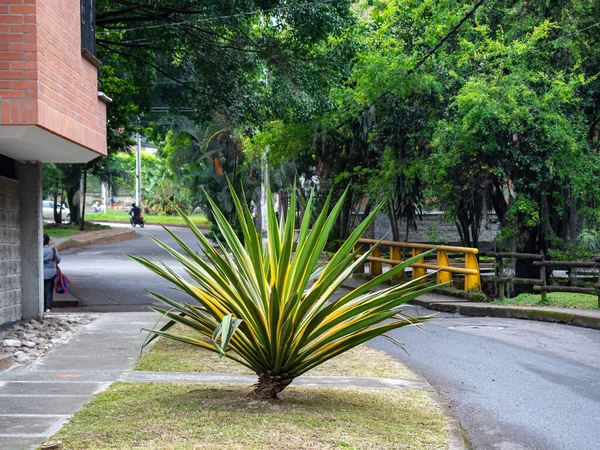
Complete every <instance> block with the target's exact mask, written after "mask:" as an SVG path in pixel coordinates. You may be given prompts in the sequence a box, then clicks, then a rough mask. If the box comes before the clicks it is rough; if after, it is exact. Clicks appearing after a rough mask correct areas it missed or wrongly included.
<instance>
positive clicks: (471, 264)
mask: <svg viewBox="0 0 600 450" xmlns="http://www.w3.org/2000/svg"><path fill="white" fill-rule="evenodd" d="M465 268H466V269H472V270H476V271H477V275H468V274H467V275H465V292H467V291H480V290H481V275H480V274H479V262H478V261H477V256H476V255H475V254H474V253H465Z"/></svg>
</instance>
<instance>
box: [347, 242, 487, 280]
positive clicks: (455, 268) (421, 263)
mask: <svg viewBox="0 0 600 450" xmlns="http://www.w3.org/2000/svg"><path fill="white" fill-rule="evenodd" d="M377 243H380V246H385V247H389V248H390V253H389V257H388V258H382V257H381V256H382V255H381V249H380V247H378V248H376V249H375V250H373V253H372V254H371V256H370V257H368V258H367V261H368V263H367V264H369V272H370V274H371V275H373V276H375V275H380V274H381V273H383V267H382V265H383V264H389V265H391V266H396V265H398V264H401V263H402V255H403V252H404V251H405V250H409V251H410V254H411V256H418V255H420V254H422V253H423V250H431V249H435V250H436V252H435V253H434V254H433V255H432V256H431V257H433V258H436V259H435V260H434V261H427V262H426V261H425V257H423V258H422V259H419V260H417V262H416V263H413V264H411V266H410V267H411V268H412V278H413V279H416V278H419V277H421V276H423V275H425V274H426V273H427V270H428V269H430V270H438V271H439V272H438V273H437V281H438V283H446V282H449V281H452V275H453V274H459V275H464V277H465V291H472V290H476V291H479V290H481V274H480V271H479V262H478V261H477V256H476V255H477V253H478V250H477V249H476V248H469V247H453V246H448V245H439V246H438V245H432V244H417V243H411V242H396V241H378V240H377V239H359V241H358V245H359V247H360V248H361V249H362V248H363V246H368V248H369V249H370V248H371V247H372V246H373V245H374V244H377ZM452 254H459V255H460V256H461V259H462V258H463V257H464V263H463V262H462V261H460V262H459V261H456V260H455V259H454V258H450V256H449V255H452ZM463 266H464V267H463ZM363 270H364V269H363ZM402 276H403V274H399V275H398V278H402Z"/></svg>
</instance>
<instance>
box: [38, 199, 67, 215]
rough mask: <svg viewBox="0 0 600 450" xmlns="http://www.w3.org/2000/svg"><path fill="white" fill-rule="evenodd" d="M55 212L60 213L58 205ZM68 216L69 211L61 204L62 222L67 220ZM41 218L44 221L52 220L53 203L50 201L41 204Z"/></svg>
mask: <svg viewBox="0 0 600 450" xmlns="http://www.w3.org/2000/svg"><path fill="white" fill-rule="evenodd" d="M56 210H57V211H60V204H58V205H57V206H56ZM70 215H71V211H69V208H67V207H66V205H64V204H63V207H62V214H61V218H62V220H65V219H68V218H69V216H70ZM42 217H43V218H44V219H50V220H54V202H53V201H52V200H44V201H43V202H42Z"/></svg>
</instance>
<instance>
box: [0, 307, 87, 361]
mask: <svg viewBox="0 0 600 450" xmlns="http://www.w3.org/2000/svg"><path fill="white" fill-rule="evenodd" d="M97 317H98V316H97V315H93V314H56V315H54V314H46V316H45V317H44V320H42V321H37V320H35V319H31V320H22V321H20V322H17V323H15V324H14V325H13V326H12V327H10V328H7V329H4V330H0V354H2V353H10V354H12V355H13V356H14V357H15V361H16V362H17V363H18V364H27V363H29V362H32V361H35V360H36V359H38V358H42V357H44V355H46V353H48V351H50V350H51V349H52V348H53V347H54V346H55V345H60V344H62V343H63V342H66V341H67V340H68V339H69V338H71V337H72V336H73V335H74V334H75V333H77V332H78V331H79V330H81V329H82V328H83V327H85V326H86V325H88V324H89V323H91V322H93V321H94V320H95V319H96V318H97Z"/></svg>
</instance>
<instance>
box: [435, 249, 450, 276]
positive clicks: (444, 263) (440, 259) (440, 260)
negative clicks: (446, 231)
mask: <svg viewBox="0 0 600 450" xmlns="http://www.w3.org/2000/svg"><path fill="white" fill-rule="evenodd" d="M437 265H438V266H440V267H450V260H449V259H448V254H447V253H446V252H445V251H444V250H438V252H437ZM449 281H452V273H450V272H446V271H444V270H440V271H439V272H438V273H437V282H438V283H447V282H449Z"/></svg>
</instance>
